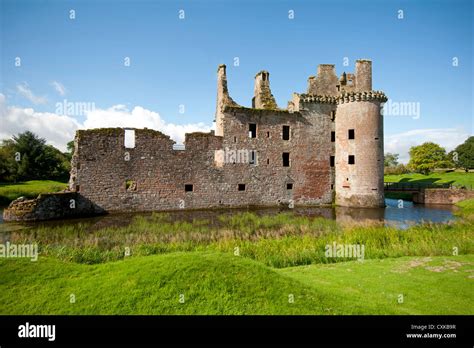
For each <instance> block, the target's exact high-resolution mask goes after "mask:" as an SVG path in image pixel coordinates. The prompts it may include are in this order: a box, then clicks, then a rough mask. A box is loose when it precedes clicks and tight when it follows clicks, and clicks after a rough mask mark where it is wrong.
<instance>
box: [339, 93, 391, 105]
mask: <svg viewBox="0 0 474 348" xmlns="http://www.w3.org/2000/svg"><path fill="white" fill-rule="evenodd" d="M355 101H378V102H386V101H387V96H386V95H385V93H384V92H382V91H365V92H347V93H343V94H341V95H340V96H339V97H338V98H337V103H338V104H343V103H350V102H355Z"/></svg>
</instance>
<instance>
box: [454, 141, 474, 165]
mask: <svg viewBox="0 0 474 348" xmlns="http://www.w3.org/2000/svg"><path fill="white" fill-rule="evenodd" d="M450 154H451V155H452V158H453V161H454V163H455V164H456V166H457V167H458V168H464V170H465V171H466V172H468V171H469V169H473V168H474V136H472V137H469V138H467V140H466V141H465V142H464V143H462V144H461V145H458V146H457V147H456V148H455V149H454V151H452V152H451V153H450Z"/></svg>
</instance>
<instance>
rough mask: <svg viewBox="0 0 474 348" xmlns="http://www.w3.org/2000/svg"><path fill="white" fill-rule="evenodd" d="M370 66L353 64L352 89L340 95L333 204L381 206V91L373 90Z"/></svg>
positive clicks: (336, 124)
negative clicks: (353, 84) (334, 197)
mask: <svg viewBox="0 0 474 348" xmlns="http://www.w3.org/2000/svg"><path fill="white" fill-rule="evenodd" d="M371 88H372V64H371V62H370V61H368V60H360V61H357V62H356V85H355V90H354V91H351V92H343V93H342V94H341V95H340V96H339V98H338V106H337V110H336V119H335V132H336V144H335V147H336V149H335V150H336V151H335V153H336V157H335V167H336V180H335V186H336V187H335V189H336V201H335V203H336V205H339V206H348V207H350V206H354V207H383V206H385V202H384V192H383V189H384V187H383V171H384V166H383V118H382V114H381V104H382V103H384V102H385V101H387V98H386V96H385V94H384V93H383V92H379V91H372V90H371Z"/></svg>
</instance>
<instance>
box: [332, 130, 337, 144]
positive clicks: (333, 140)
mask: <svg viewBox="0 0 474 348" xmlns="http://www.w3.org/2000/svg"><path fill="white" fill-rule="evenodd" d="M335 141H336V132H331V143H334V142H335Z"/></svg>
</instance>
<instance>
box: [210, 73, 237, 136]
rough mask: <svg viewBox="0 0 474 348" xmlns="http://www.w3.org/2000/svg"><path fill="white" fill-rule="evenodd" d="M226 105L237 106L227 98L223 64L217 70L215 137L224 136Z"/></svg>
mask: <svg viewBox="0 0 474 348" xmlns="http://www.w3.org/2000/svg"><path fill="white" fill-rule="evenodd" d="M226 105H231V106H237V103H236V102H234V101H233V100H232V98H231V97H230V96H229V91H228V89H227V75H226V66H225V64H221V65H219V67H218V68H217V102H216V130H215V135H217V136H223V135H224V108H225V106H226Z"/></svg>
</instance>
